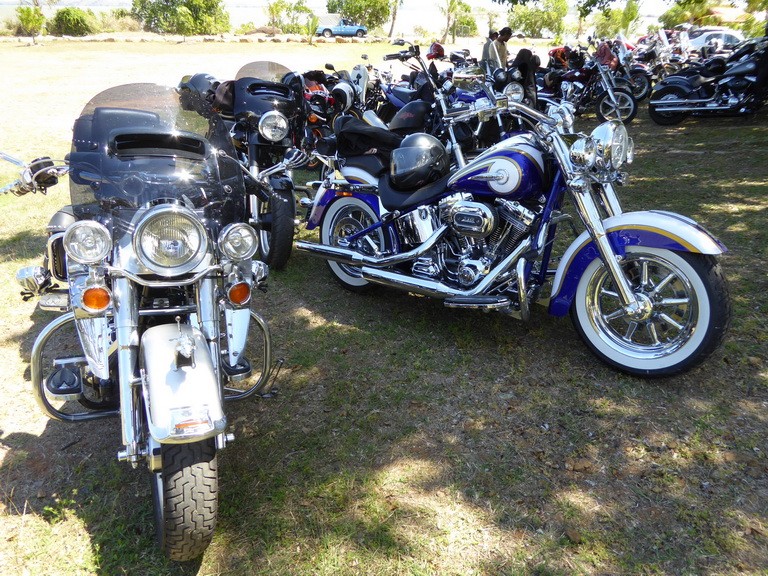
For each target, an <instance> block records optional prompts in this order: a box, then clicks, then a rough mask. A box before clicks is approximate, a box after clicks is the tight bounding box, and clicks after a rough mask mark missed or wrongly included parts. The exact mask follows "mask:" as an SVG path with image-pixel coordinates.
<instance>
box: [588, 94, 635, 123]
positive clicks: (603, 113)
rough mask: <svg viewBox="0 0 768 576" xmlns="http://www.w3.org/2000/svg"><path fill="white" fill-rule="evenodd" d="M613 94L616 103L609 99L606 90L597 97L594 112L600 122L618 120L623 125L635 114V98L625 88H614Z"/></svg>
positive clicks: (630, 120)
mask: <svg viewBox="0 0 768 576" xmlns="http://www.w3.org/2000/svg"><path fill="white" fill-rule="evenodd" d="M613 94H614V96H615V97H616V104H614V103H613V102H612V101H611V96H610V94H609V93H608V92H607V91H605V92H603V93H602V94H600V96H598V97H597V102H595V112H596V114H597V117H598V119H599V120H600V122H605V121H606V120H620V121H621V122H622V123H624V124H625V125H626V124H629V123H630V122H632V120H634V118H635V116H637V100H635V97H634V96H633V95H632V92H631V91H630V90H627V89H626V88H614V89H613Z"/></svg>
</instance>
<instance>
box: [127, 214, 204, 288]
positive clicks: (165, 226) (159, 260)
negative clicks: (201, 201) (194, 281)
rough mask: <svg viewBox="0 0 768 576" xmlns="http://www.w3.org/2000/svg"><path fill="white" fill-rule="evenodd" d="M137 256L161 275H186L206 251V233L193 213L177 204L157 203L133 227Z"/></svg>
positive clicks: (200, 260)
mask: <svg viewBox="0 0 768 576" xmlns="http://www.w3.org/2000/svg"><path fill="white" fill-rule="evenodd" d="M133 248H134V250H135V251H136V257H137V258H138V259H139V262H141V263H142V264H143V265H144V266H145V267H146V268H148V269H149V270H151V271H152V272H154V273H156V274H159V275H160V276H173V275H176V274H185V273H186V272H189V271H190V270H192V269H194V268H195V267H196V266H197V265H198V264H200V262H202V260H203V258H205V255H206V254H207V252H208V236H207V234H206V231H205V228H204V227H203V224H202V222H200V219H199V218H198V217H197V216H196V215H195V213H194V212H192V211H190V210H187V209H186V208H182V207H180V206H171V205H165V206H159V207H157V208H154V209H152V210H150V211H149V213H148V214H147V215H146V216H144V218H142V220H141V221H140V222H139V224H138V225H137V226H136V234H135V235H134V237H133Z"/></svg>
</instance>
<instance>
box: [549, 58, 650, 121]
mask: <svg viewBox="0 0 768 576" xmlns="http://www.w3.org/2000/svg"><path fill="white" fill-rule="evenodd" d="M537 83H538V86H539V91H538V96H539V99H540V100H541V101H542V103H543V105H544V104H546V103H548V102H552V101H565V102H570V103H571V104H573V105H574V107H575V109H576V114H579V115H580V114H583V113H585V112H587V111H589V110H591V109H594V110H595V113H596V114H597V117H598V119H599V120H600V121H601V122H603V121H605V120H620V121H621V122H623V123H624V124H629V123H630V122H632V120H633V119H634V118H635V116H636V115H637V100H636V99H635V97H634V95H633V94H632V90H631V88H629V87H622V86H618V85H617V79H616V78H615V77H614V76H613V73H612V71H611V70H610V69H609V68H608V66H605V65H603V64H601V63H600V62H598V61H597V59H595V58H591V59H590V60H589V61H587V62H586V63H585V64H584V65H583V66H582V67H580V68H577V69H572V70H567V71H565V72H562V71H559V70H553V71H549V72H547V73H546V74H539V75H538V76H537ZM543 105H542V107H543Z"/></svg>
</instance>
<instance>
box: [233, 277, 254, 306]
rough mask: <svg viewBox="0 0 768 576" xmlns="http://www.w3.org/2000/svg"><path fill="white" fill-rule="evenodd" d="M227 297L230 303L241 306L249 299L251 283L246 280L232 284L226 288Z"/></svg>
mask: <svg viewBox="0 0 768 576" xmlns="http://www.w3.org/2000/svg"><path fill="white" fill-rule="evenodd" d="M227 297H228V298H229V301H230V302H232V304H235V305H236V306H242V305H243V304H247V303H248V301H249V300H250V299H251V285H250V284H248V283H247V282H238V283H237V284H232V285H231V286H230V287H229V289H228V290H227Z"/></svg>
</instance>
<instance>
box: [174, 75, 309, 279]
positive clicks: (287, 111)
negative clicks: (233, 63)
mask: <svg viewBox="0 0 768 576" xmlns="http://www.w3.org/2000/svg"><path fill="white" fill-rule="evenodd" d="M195 76H198V75H195ZM193 78H194V77H193ZM179 88H180V90H182V91H183V92H185V93H187V94H188V96H187V97H186V98H187V101H189V102H193V103H198V102H204V104H203V105H202V107H201V109H200V110H199V113H200V114H201V115H206V114H209V113H210V112H211V111H213V112H215V113H217V114H219V115H220V116H221V118H222V119H223V120H224V122H225V123H226V124H227V126H228V128H229V130H230V132H231V135H232V141H233V143H234V145H235V148H236V150H237V154H238V158H239V159H240V162H241V163H242V165H243V166H245V167H246V168H247V169H248V170H249V171H250V172H251V173H252V174H253V175H257V174H259V173H260V172H262V171H263V170H264V169H266V168H270V167H273V166H278V165H279V164H280V161H281V160H282V158H283V155H284V154H285V152H286V151H287V150H289V149H293V148H302V147H303V146H304V145H305V141H306V140H307V137H308V134H307V132H306V130H307V116H308V115H309V113H310V112H309V107H308V103H307V102H306V101H305V100H304V86H303V84H302V81H301V78H300V77H299V76H297V75H296V74H293V73H292V72H291V71H290V70H289V69H288V68H286V67H285V66H283V65H281V64H278V63H276V62H269V61H257V62H250V63H248V64H246V65H244V66H243V67H242V68H240V70H239V71H238V72H237V74H236V76H235V79H234V80H228V81H224V82H217V83H215V87H211V88H209V89H208V90H207V91H206V92H203V93H199V90H200V88H199V87H198V86H197V85H195V84H193V83H191V82H188V81H186V79H183V80H182V83H181V85H180V87H179ZM211 92H212V96H211ZM198 93H199V94H198ZM209 101H210V102H209ZM269 184H270V187H271V190H270V193H269V194H268V195H266V196H264V195H263V194H253V193H250V192H249V194H248V197H249V217H250V223H251V225H252V226H253V227H254V228H255V229H256V230H257V232H258V234H259V258H261V260H262V261H264V262H265V263H266V264H268V265H269V266H271V267H272V268H274V269H277V270H280V269H282V268H284V267H285V266H286V264H287V262H288V258H289V257H290V255H291V250H292V247H293V236H294V229H295V226H296V224H297V222H296V201H295V196H294V194H295V190H294V186H293V180H292V179H291V174H290V172H288V173H287V174H286V173H283V171H280V170H278V171H276V172H275V174H274V175H273V176H272V178H271V179H270V182H269Z"/></svg>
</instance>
